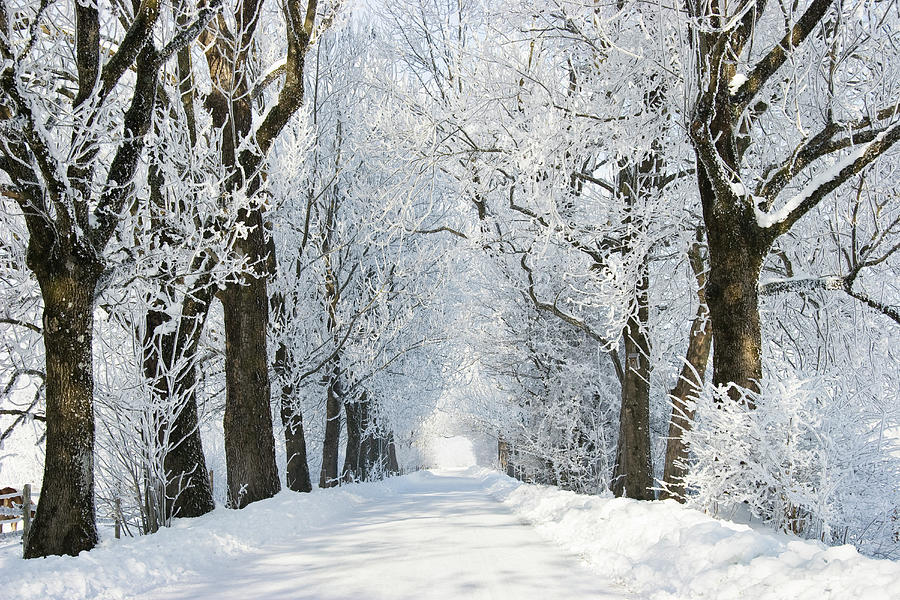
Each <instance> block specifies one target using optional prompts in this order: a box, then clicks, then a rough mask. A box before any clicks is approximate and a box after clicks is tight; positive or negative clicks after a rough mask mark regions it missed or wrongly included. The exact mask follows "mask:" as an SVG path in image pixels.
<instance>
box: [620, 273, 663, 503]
mask: <svg viewBox="0 0 900 600" xmlns="http://www.w3.org/2000/svg"><path fill="white" fill-rule="evenodd" d="M648 286H649V281H648V277H647V271H646V265H643V266H642V267H641V276H640V280H639V281H638V285H637V290H636V300H637V310H636V311H635V312H633V313H632V315H631V316H630V317H629V318H628V321H627V323H626V325H625V331H624V338H625V369H624V377H623V380H622V408H621V411H620V416H619V445H618V451H617V455H618V456H617V464H616V472H615V474H614V477H613V485H612V491H613V493H614V494H615V495H616V496H626V497H628V498H635V499H637V500H653V498H654V493H653V490H652V489H651V488H652V486H653V466H652V462H651V457H650V342H649V340H648V339H647V333H646V327H647V321H648V319H649V312H650V310H649V306H648V298H647V288H648Z"/></svg>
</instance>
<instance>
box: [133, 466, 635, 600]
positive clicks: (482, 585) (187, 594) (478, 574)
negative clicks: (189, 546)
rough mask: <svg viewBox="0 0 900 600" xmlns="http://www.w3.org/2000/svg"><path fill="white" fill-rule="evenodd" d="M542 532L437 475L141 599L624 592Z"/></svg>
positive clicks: (467, 483)
mask: <svg viewBox="0 0 900 600" xmlns="http://www.w3.org/2000/svg"><path fill="white" fill-rule="evenodd" d="M626 597H627V596H625V595H623V593H622V591H621V590H618V591H617V590H616V589H614V587H612V586H611V584H604V582H603V581H602V578H601V577H598V576H597V575H595V574H593V573H591V572H590V571H588V570H587V569H586V568H585V567H584V566H582V565H581V564H580V561H579V559H578V558H577V557H575V556H573V555H568V554H565V553H564V552H563V551H561V550H560V549H559V548H558V547H556V546H554V545H553V544H552V543H550V542H548V541H546V540H544V539H542V538H541V537H540V536H539V535H538V534H537V532H536V531H535V530H534V529H533V528H532V527H530V526H528V525H526V524H523V523H522V522H521V521H519V520H518V519H517V518H516V517H515V516H514V515H513V513H512V512H511V511H510V510H509V509H508V508H506V507H504V506H503V505H502V504H501V503H500V502H498V501H497V500H495V499H494V498H492V497H491V496H490V495H489V494H488V493H487V491H486V490H485V489H484V484H483V482H481V481H479V480H478V479H476V478H472V477H465V476H462V475H461V474H454V473H452V472H443V473H440V474H434V475H432V476H430V477H422V478H419V480H418V481H417V482H416V484H415V485H412V486H407V487H406V489H402V490H400V492H399V493H398V494H397V495H396V496H392V497H390V498H375V499H369V500H368V501H364V502H362V503H361V504H358V505H357V506H355V508H354V509H353V512H352V514H349V515H347V518H345V519H342V520H336V521H332V522H330V523H329V524H328V525H327V526H326V527H318V528H315V529H313V530H307V531H303V532H299V535H295V536H291V537H290V538H287V539H284V540H283V541H282V542H281V543H277V544H274V545H272V546H270V547H266V548H260V549H259V550H258V551H257V552H254V553H253V554H252V555H250V556H237V557H233V558H232V557H230V558H229V559H227V560H226V561H223V562H222V563H220V564H219V565H217V567H216V568H215V569H214V570H212V571H210V572H208V573H202V574H200V576H199V577H196V576H194V577H191V578H190V580H189V581H185V582H183V583H178V584H175V585H170V586H167V587H164V588H160V589H155V590H153V591H150V592H148V593H146V594H144V595H142V596H139V598H142V599H143V598H146V599H147V600H151V599H152V600H174V599H183V598H216V599H223V600H224V599H232V598H233V599H235V600H245V599H247V598H267V599H270V600H278V599H284V600H287V599H300V598H309V599H312V598H315V599H317V600H331V599H338V598H341V599H345V598H346V599H351V598H352V599H354V600H360V599H372V600H376V599H382V598H385V599H387V598H391V599H397V600H400V599H404V600H405V599H409V600H422V599H429V598H448V599H449V598H453V599H457V598H459V599H462V598H466V599H482V598H484V599H488V598H490V599H502V598H508V599H525V598H541V599H542V600H546V599H550V598H565V599H569V600H579V599H581V598H584V599H588V598H589V599H592V600H603V599H618V598H626Z"/></svg>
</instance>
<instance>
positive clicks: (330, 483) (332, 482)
mask: <svg viewBox="0 0 900 600" xmlns="http://www.w3.org/2000/svg"><path fill="white" fill-rule="evenodd" d="M342 397H343V395H342V393H341V383H340V366H339V365H338V363H337V362H336V361H335V364H334V366H333V367H332V368H331V370H330V371H329V375H328V386H327V389H326V398H325V439H324V440H323V441H322V469H321V470H320V471H319V487H320V488H328V487H334V486H336V485H338V484H340V477H339V474H338V453H339V451H340V443H341V406H342V405H343V399H342Z"/></svg>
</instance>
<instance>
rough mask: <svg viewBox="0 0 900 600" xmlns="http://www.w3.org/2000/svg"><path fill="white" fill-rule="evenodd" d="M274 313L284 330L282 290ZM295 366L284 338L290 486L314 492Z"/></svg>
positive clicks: (279, 365) (280, 372)
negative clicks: (297, 396) (297, 392)
mask: <svg viewBox="0 0 900 600" xmlns="http://www.w3.org/2000/svg"><path fill="white" fill-rule="evenodd" d="M272 252H274V251H272ZM298 263H299V261H298ZM298 268H299V267H298ZM272 314H273V317H274V318H275V320H276V323H278V324H279V330H280V331H284V329H285V328H286V326H287V323H286V322H285V321H286V320H287V315H286V314H285V303H284V296H282V295H281V294H274V295H273V298H272ZM292 367H293V363H292V359H291V354H290V351H289V350H288V347H287V346H286V345H285V343H284V342H283V341H282V342H280V343H279V344H278V350H276V351H275V365H274V371H275V373H276V375H277V376H278V380H279V381H280V383H281V425H282V427H284V450H285V463H286V464H285V471H286V472H285V478H286V480H287V486H288V489H289V490H293V491H295V492H311V491H312V483H311V481H310V477H309V463H308V462H307V457H306V436H305V435H304V433H303V413H302V412H301V410H300V406H299V404H298V403H297V401H296V400H297V399H296V398H295V392H296V388H295V386H294V383H293V379H292Z"/></svg>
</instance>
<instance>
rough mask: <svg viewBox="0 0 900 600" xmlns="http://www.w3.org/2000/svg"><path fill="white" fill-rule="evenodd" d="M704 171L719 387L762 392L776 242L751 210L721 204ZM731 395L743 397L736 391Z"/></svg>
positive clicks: (709, 297)
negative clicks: (762, 286)
mask: <svg viewBox="0 0 900 600" xmlns="http://www.w3.org/2000/svg"><path fill="white" fill-rule="evenodd" d="M698 162H699V161H698ZM698 167H699V168H698V179H699V187H700V197H701V200H702V202H703V216H704V221H705V223H706V236H707V243H708V246H709V283H708V285H707V290H706V298H707V305H708V306H709V315H710V319H711V320H712V334H713V339H714V340H715V352H714V353H713V383H714V384H715V385H727V384H729V383H734V384H736V385H738V386H740V387H742V388H746V389H749V390H751V391H754V392H758V391H759V382H760V381H761V379H762V354H761V348H762V331H761V328H760V320H759V289H758V282H759V272H760V268H761V267H762V263H763V259H764V258H765V256H766V254H767V253H768V251H769V247H770V246H771V244H772V238H771V237H770V236H769V235H766V234H765V232H764V231H763V230H761V229H760V228H759V227H758V226H757V225H756V219H755V216H754V215H753V214H752V212H751V209H750V208H749V207H745V208H744V210H739V209H738V207H739V206H741V203H740V202H738V201H737V200H734V201H733V202H730V203H729V202H717V201H716V198H715V192H714V191H713V188H712V185H711V184H710V181H709V179H708V177H707V175H706V171H705V170H704V169H703V168H702V165H700V164H698ZM729 395H730V396H731V397H732V398H734V399H735V400H738V399H740V397H741V393H740V391H739V390H737V389H734V388H732V389H731V390H729Z"/></svg>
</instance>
